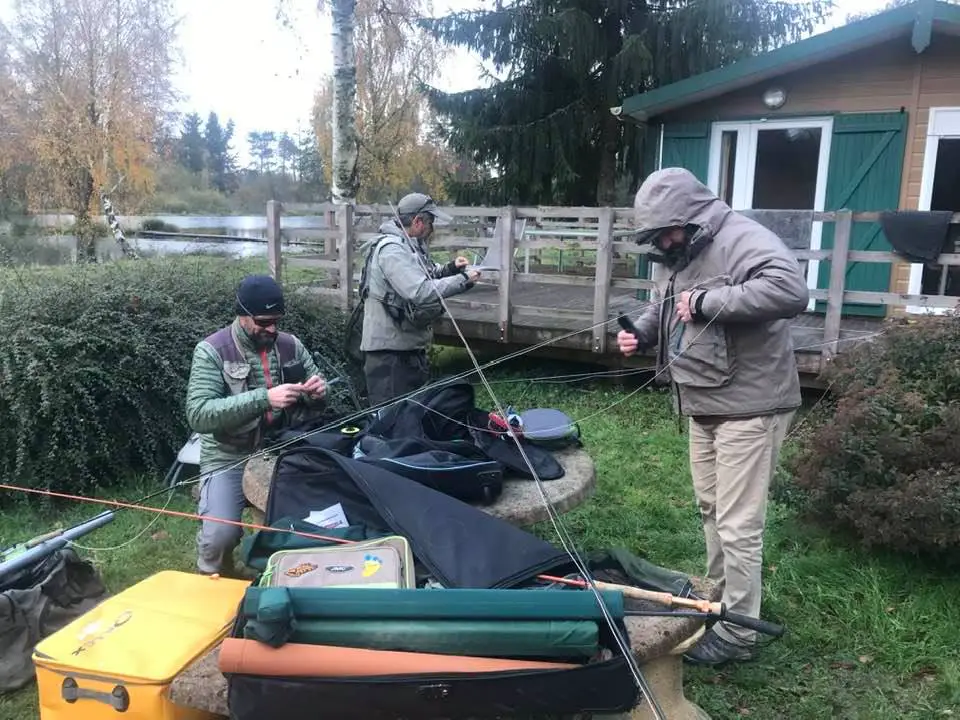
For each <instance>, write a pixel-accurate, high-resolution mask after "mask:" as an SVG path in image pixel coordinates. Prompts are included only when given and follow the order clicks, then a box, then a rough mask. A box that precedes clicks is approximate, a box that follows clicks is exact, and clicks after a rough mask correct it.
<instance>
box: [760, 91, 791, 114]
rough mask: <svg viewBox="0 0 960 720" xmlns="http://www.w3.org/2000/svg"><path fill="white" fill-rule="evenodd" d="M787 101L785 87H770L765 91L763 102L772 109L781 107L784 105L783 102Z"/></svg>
mask: <svg viewBox="0 0 960 720" xmlns="http://www.w3.org/2000/svg"><path fill="white" fill-rule="evenodd" d="M786 101H787V92H786V90H784V89H783V88H778V87H775V88H770V89H769V90H767V91H766V92H765V93H763V104H764V105H766V106H767V107H768V108H770V109H771V110H776V109H777V108H779V107H783V104H784V103H785V102H786Z"/></svg>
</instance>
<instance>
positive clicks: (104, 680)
mask: <svg viewBox="0 0 960 720" xmlns="http://www.w3.org/2000/svg"><path fill="white" fill-rule="evenodd" d="M249 586H250V583H249V582H246V581H243V580H230V579H226V578H211V577H207V576H204V575H194V574H190V573H183V572H176V571H164V572H159V573H157V574H156V575H153V576H151V577H149V578H147V579H146V580H143V581H142V582H140V583H137V584H136V585H134V586H133V587H131V588H128V589H127V590H124V591H123V592H121V593H119V594H118V595H115V596H114V597H111V598H108V599H107V600H104V601H103V602H102V603H100V605H98V606H97V607H95V608H94V609H93V610H91V611H90V612H88V613H87V614H86V615H84V616H82V617H79V618H77V619H76V620H74V621H73V622H72V623H70V624H69V625H67V626H66V627H64V628H63V629H62V630H60V631H59V632H57V633H54V634H53V635H51V636H49V637H48V638H46V639H44V640H43V641H41V642H40V643H38V644H37V647H36V648H35V650H34V653H33V662H34V664H35V665H36V669H37V688H38V690H39V693H40V718H41V720H101V719H107V718H109V719H111V720H113V719H116V718H126V719H127V720H207V719H208V718H210V717H213V716H211V715H210V714H209V713H206V712H201V711H198V710H192V709H190V708H184V707H181V706H179V705H174V704H173V703H172V702H170V699H169V698H168V697H167V691H168V688H169V685H170V683H171V682H172V681H173V679H174V677H176V675H177V674H178V673H180V672H181V671H182V670H183V669H184V668H186V667H187V666H188V665H190V663H192V662H193V661H194V660H196V659H197V658H198V657H200V656H201V655H203V654H204V653H205V652H206V651H207V650H209V649H210V648H211V647H212V646H213V645H215V644H216V643H218V642H219V641H220V640H221V639H222V638H223V637H224V635H225V634H226V633H227V631H228V630H229V629H230V626H231V624H232V623H233V620H234V618H235V617H236V614H237V609H238V608H239V605H240V601H241V600H242V598H243V593H244V591H245V590H246V588H247V587H249Z"/></svg>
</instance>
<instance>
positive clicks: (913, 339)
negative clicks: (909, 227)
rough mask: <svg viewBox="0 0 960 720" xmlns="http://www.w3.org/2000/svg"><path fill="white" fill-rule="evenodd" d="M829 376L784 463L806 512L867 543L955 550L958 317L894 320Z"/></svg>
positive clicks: (959, 457) (959, 535)
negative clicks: (822, 398)
mask: <svg viewBox="0 0 960 720" xmlns="http://www.w3.org/2000/svg"><path fill="white" fill-rule="evenodd" d="M826 379H827V380H828V382H829V383H830V394H829V399H828V400H827V401H825V402H824V403H822V405H821V407H820V408H819V409H818V410H816V411H814V412H813V414H812V415H811V417H810V418H809V419H808V421H807V422H806V423H804V425H803V426H801V437H800V442H799V445H798V448H797V449H796V451H795V452H793V453H791V454H790V457H789V458H788V459H787V460H786V462H787V464H788V467H789V470H790V471H791V474H792V476H793V484H794V486H795V490H796V491H797V493H798V494H799V496H800V497H801V501H802V503H803V504H804V506H805V508H806V510H807V511H808V512H809V513H811V514H812V515H813V516H814V517H816V518H818V519H819V520H821V521H823V522H825V523H827V524H828V525H831V526H833V527H836V528H841V529H843V530H845V531H852V532H853V533H854V534H855V535H856V536H858V537H859V538H860V539H861V540H862V542H863V543H865V544H866V545H867V546H872V547H882V548H886V549H892V550H895V551H900V552H907V553H911V554H916V555H949V554H952V553H954V552H955V551H956V550H958V549H960V444H958V442H957V440H958V438H960V403H958V401H960V317H955V316H950V317H942V318H923V319H920V320H916V321H913V320H911V321H909V322H908V321H899V322H897V323H895V324H893V325H891V326H890V328H889V329H888V330H887V332H886V333H885V334H884V335H882V336H881V337H879V338H877V339H876V340H874V341H871V342H863V343H860V344H859V345H858V346H856V347H854V348H852V349H849V350H845V351H844V352H842V353H841V354H840V355H839V356H838V359H837V360H836V362H835V364H834V366H833V367H832V368H831V370H830V371H829V372H828V375H827V378H826Z"/></svg>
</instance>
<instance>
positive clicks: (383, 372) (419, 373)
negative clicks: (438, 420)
mask: <svg viewBox="0 0 960 720" xmlns="http://www.w3.org/2000/svg"><path fill="white" fill-rule="evenodd" d="M363 374H364V379H365V380H366V383H367V401H368V402H369V403H370V407H374V406H376V405H381V404H383V403H386V402H389V401H390V400H393V399H394V398H396V397H400V396H401V395H406V394H408V393H411V392H413V391H414V390H416V389H418V388H421V387H423V386H424V385H426V384H427V381H428V380H429V379H430V366H429V364H428V363H427V353H426V351H424V350H378V351H376V352H367V353H365V354H364V358H363Z"/></svg>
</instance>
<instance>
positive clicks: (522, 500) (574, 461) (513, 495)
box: [243, 448, 596, 527]
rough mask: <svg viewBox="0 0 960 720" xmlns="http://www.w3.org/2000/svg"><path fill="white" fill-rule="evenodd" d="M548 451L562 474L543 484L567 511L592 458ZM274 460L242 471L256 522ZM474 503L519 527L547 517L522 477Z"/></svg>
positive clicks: (585, 494)
mask: <svg viewBox="0 0 960 720" xmlns="http://www.w3.org/2000/svg"><path fill="white" fill-rule="evenodd" d="M552 454H553V456H554V457H555V458H556V459H557V461H558V462H559V463H560V464H561V465H562V466H563V469H564V475H563V477H561V478H558V479H556V480H544V481H543V488H544V491H545V492H546V494H547V497H548V498H549V499H550V503H551V504H552V505H553V507H554V508H556V511H557V512H558V513H565V512H569V511H570V510H572V509H573V508H575V507H577V506H578V505H580V504H582V503H583V502H585V501H586V500H588V499H589V498H590V497H591V496H592V495H593V492H594V490H595V489H596V472H595V470H594V465H593V459H592V458H591V457H590V455H589V454H588V453H587V451H586V450H584V449H582V448H566V449H563V450H557V451H554V452H553V453H552ZM275 464H276V456H275V455H258V456H256V457H253V458H251V459H250V460H248V461H247V465H246V468H245V469H244V472H243V494H244V495H245V496H246V498H247V501H248V502H249V503H250V504H251V505H252V506H253V507H254V509H255V510H256V511H258V514H256V521H257V522H258V523H259V522H262V520H263V512H264V509H265V508H266V507H267V497H268V495H269V494H270V478H271V477H272V475H273V467H274V465H275ZM474 507H476V508H477V509H478V510H483V511H484V512H485V513H489V514H490V515H495V516H496V517H499V518H501V519H503V520H506V521H507V522H509V523H511V524H513V525H518V526H520V527H523V526H526V525H532V524H533V523H537V522H541V521H543V520H548V519H549V515H548V514H547V508H546V506H545V505H544V504H543V497H542V496H541V495H540V491H539V490H538V489H537V484H536V482H534V481H533V480H526V479H522V478H521V479H513V478H510V479H505V480H504V481H503V492H502V494H501V495H500V497H499V498H497V500H496V502H494V503H492V504H490V505H481V504H475V505H474Z"/></svg>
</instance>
